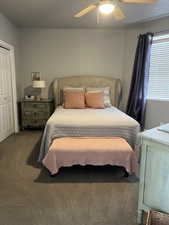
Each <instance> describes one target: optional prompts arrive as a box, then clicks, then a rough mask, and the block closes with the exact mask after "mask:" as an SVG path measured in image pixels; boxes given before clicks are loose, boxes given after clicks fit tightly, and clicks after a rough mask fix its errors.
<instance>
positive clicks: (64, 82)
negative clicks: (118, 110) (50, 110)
mask: <svg viewBox="0 0 169 225" xmlns="http://www.w3.org/2000/svg"><path fill="white" fill-rule="evenodd" d="M64 87H110V95H111V96H110V98H111V103H112V105H113V106H116V107H118V106H119V103H120V98H121V81H120V80H119V79H114V78H111V77H106V76H71V77H62V78H57V79H55V80H54V82H53V95H54V100H55V106H58V105H61V104H62V101H63V100H62V90H63V88H64Z"/></svg>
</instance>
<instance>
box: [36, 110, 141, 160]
mask: <svg viewBox="0 0 169 225" xmlns="http://www.w3.org/2000/svg"><path fill="white" fill-rule="evenodd" d="M139 130H140V126H139V123H138V122H137V121H135V120H134V119H132V118H131V117H129V116H128V115H126V114H125V113H123V112H121V111H120V110H118V109H117V108H115V107H110V108H106V109H89V108H87V109H64V108H63V107H62V106H60V107H58V108H56V110H55V112H54V113H53V115H52V116H51V117H50V118H49V120H48V122H47V124H46V127H45V131H44V134H43V139H42V143H41V149H40V154H39V161H42V159H43V158H44V156H45V154H46V153H47V151H48V149H49V146H50V144H51V143H52V140H53V139H54V138H59V137H84V136H92V137H101V136H103V137H107V136H109V137H122V138H124V139H126V140H127V141H128V143H129V144H130V145H131V146H132V147H134V146H135V143H136V138H137V134H138V132H139Z"/></svg>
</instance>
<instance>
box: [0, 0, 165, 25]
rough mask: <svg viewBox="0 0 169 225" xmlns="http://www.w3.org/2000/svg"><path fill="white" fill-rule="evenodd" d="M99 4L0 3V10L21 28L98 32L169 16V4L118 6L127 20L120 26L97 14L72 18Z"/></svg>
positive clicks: (79, 0)
mask: <svg viewBox="0 0 169 225" xmlns="http://www.w3.org/2000/svg"><path fill="white" fill-rule="evenodd" d="M96 2H98V1H96V0H0V10H1V12H2V13H3V14H4V15H6V16H7V17H8V18H9V19H10V20H11V21H13V23H15V24H16V25H17V26H18V27H32V28H34V27H45V28H98V27H119V26H124V25H129V24H134V23H138V22H143V21H147V20H152V19H155V18H159V17H165V16H168V15H169V0H157V2H156V3H154V4H126V3H121V2H119V3H118V4H119V5H120V7H121V8H122V9H123V11H124V13H125V15H126V18H125V19H124V20H123V21H120V22H117V21H115V20H114V18H113V17H112V16H103V15H102V16H100V22H99V25H97V10H94V11H93V12H90V13H89V14H87V15H85V16H83V17H81V18H78V19H77V18H74V17H73V15H74V14H75V13H77V12H78V11H80V10H81V9H83V8H85V7H87V6H88V5H90V4H93V3H96Z"/></svg>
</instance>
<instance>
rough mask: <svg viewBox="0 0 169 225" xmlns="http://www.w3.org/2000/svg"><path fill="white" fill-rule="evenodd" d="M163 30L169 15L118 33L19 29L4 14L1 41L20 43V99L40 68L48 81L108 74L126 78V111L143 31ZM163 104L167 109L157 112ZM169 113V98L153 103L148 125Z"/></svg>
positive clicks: (149, 106) (164, 119)
mask: <svg viewBox="0 0 169 225" xmlns="http://www.w3.org/2000/svg"><path fill="white" fill-rule="evenodd" d="M163 30H169V17H167V18H165V19H159V20H156V21H153V22H148V23H145V24H142V25H136V26H132V27H128V28H126V29H123V30H117V31H116V30H99V29H20V30H19V31H18V29H17V28H16V27H15V26H14V25H13V24H12V23H11V22H10V21H9V20H8V19H7V18H5V17H4V16H3V15H2V14H0V40H4V41H6V42H8V43H9V44H12V45H13V46H14V47H15V52H16V70H17V71H16V79H17V92H18V96H19V98H20V97H21V96H23V89H24V87H25V86H28V85H30V84H31V75H30V74H31V71H40V72H41V73H42V78H43V79H45V80H46V81H48V85H49V84H50V83H51V82H52V80H53V79H54V78H56V77H57V76H68V75H86V74H94V75H108V76H112V77H118V78H121V79H122V83H123V100H122V104H121V108H122V109H123V110H125V107H126V103H127V98H128V92H129V87H130V81H131V74H132V68H133V63H134V55H135V50H136V45H137V36H138V34H139V33H144V32H147V31H151V32H159V31H163ZM20 56H21V57H20ZM20 58H21V59H20ZM20 66H21V69H20ZM46 90H47V89H46ZM159 108H160V110H161V111H160V113H157V112H158V110H159ZM168 114H169V102H161V101H148V104H147V113H146V128H151V127H154V126H156V125H158V124H160V123H163V122H169V121H168V116H167V115H168ZM161 115H163V116H161Z"/></svg>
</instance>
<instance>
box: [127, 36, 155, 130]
mask: <svg viewBox="0 0 169 225" xmlns="http://www.w3.org/2000/svg"><path fill="white" fill-rule="evenodd" d="M152 39H153V34H152V33H146V34H140V35H139V37H138V44H137V49H136V54H135V60H134V67H133V73H132V80H131V85H130V92H129V98H128V102H127V111H126V112H127V114H128V115H129V116H131V117H132V118H134V119H135V120H137V121H138V122H139V123H140V126H141V129H142V130H143V129H144V122H145V110H146V98H147V90H148V80H149V67H150V55H151V45H152Z"/></svg>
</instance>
